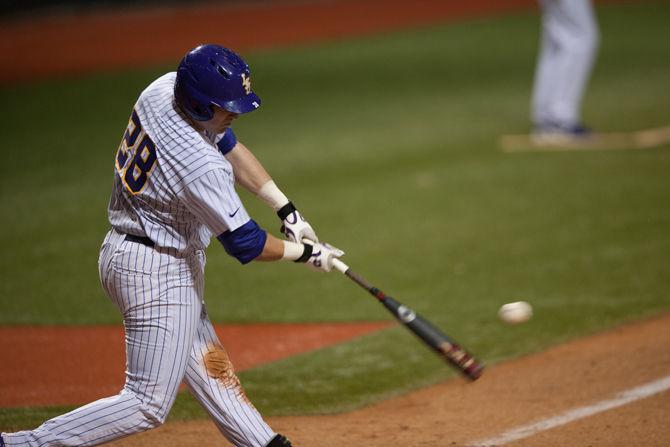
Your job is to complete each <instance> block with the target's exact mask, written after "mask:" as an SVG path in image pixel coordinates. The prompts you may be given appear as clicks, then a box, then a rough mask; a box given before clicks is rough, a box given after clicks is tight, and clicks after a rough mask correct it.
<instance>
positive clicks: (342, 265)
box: [302, 237, 349, 273]
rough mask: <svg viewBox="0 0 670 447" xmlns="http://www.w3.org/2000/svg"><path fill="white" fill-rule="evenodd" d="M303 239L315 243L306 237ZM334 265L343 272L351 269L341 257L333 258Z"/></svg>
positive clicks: (305, 241) (308, 242)
mask: <svg viewBox="0 0 670 447" xmlns="http://www.w3.org/2000/svg"><path fill="white" fill-rule="evenodd" d="M302 241H303V242H304V243H307V244H312V245H314V244H315V242H314V241H312V240H310V239H307V238H306V237H305V238H302ZM333 267H335V269H336V270H338V271H340V272H341V273H346V271H347V270H349V266H348V265H347V264H345V263H344V262H342V261H340V260H339V259H337V258H335V259H333Z"/></svg>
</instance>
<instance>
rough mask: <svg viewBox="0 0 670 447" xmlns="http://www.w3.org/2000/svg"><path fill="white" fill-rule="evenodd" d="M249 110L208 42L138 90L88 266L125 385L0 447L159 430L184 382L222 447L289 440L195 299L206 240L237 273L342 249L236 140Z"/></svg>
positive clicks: (242, 76)
mask: <svg viewBox="0 0 670 447" xmlns="http://www.w3.org/2000/svg"><path fill="white" fill-rule="evenodd" d="M260 104H261V100H260V98H259V97H258V96H256V94H254V93H253V91H252V90H251V78H250V73H249V67H248V65H247V64H246V63H245V62H244V60H242V58H240V57H239V56H238V55H237V54H235V53H234V52H232V51H230V50H228V49H226V48H223V47H220V46H217V45H202V46H199V47H197V48H195V49H193V50H191V51H190V52H189V53H188V54H186V56H185V57H184V59H183V60H182V61H181V63H180V65H179V68H178V71H177V72H176V73H175V72H172V73H167V74H165V75H164V76H161V77H160V78H158V79H157V80H155V81H154V82H153V83H152V84H151V85H149V86H148V87H147V88H146V90H144V92H142V94H141V95H140V97H139V99H138V100H137V103H136V104H135V106H134V108H133V111H132V114H131V116H130V120H129V121H128V127H127V129H126V131H125V133H124V135H123V138H122V140H121V144H120V145H119V148H118V151H117V153H116V157H115V173H114V185H113V190H112V196H111V200H110V204H109V221H110V223H111V227H112V228H111V230H110V231H109V233H107V236H106V237H105V239H104V242H103V244H102V248H101V250H100V259H99V272H100V280H101V283H102V286H103V288H104V290H105V292H106V293H107V295H108V296H109V298H110V299H111V300H112V302H113V303H114V305H115V306H116V307H117V308H118V310H119V311H120V312H121V314H122V315H123V321H124V326H125V333H126V358H127V365H126V383H125V386H124V387H123V390H122V391H121V393H120V394H118V395H117V396H113V397H109V398H106V399H101V400H98V401H96V402H93V403H91V404H89V405H86V406H84V407H81V408H79V409H76V410H74V411H72V412H70V413H67V414H64V415H62V416H58V417H56V418H54V419H51V420H49V421H47V422H45V423H44V424H42V425H41V426H40V427H38V428H37V429H35V430H31V431H22V432H17V433H3V434H2V435H1V437H0V445H1V444H2V443H3V442H4V444H5V445H7V446H19V445H20V446H25V445H29V446H91V445H97V444H102V443H104V442H108V441H112V440H114V439H118V438H120V437H123V436H127V435H131V434H133V433H138V432H141V431H144V430H147V429H150V428H153V427H157V426H159V425H160V424H161V423H163V422H164V421H165V419H166V417H167V414H168V412H169V411H170V408H171V406H172V404H173V403H174V401H175V398H176V396H177V391H178V389H179V385H180V384H181V383H182V381H183V382H185V383H186V385H187V386H188V389H189V390H190V392H191V393H192V394H193V395H194V396H195V398H196V399H197V400H198V401H199V402H200V403H201V404H202V406H203V407H204V408H205V409H206V410H207V412H208V413H209V415H210V416H211V417H212V419H213V420H214V422H215V423H216V425H217V427H218V428H219V430H220V431H221V433H222V434H223V435H224V436H225V437H226V438H227V439H228V441H230V442H231V443H232V444H234V445H236V446H244V447H261V446H263V447H265V446H270V447H288V446H290V445H291V444H290V442H289V441H288V440H287V439H286V438H285V437H284V436H282V435H279V434H277V433H275V432H274V431H273V430H272V429H271V428H270V427H269V426H268V425H267V424H266V423H265V421H264V420H263V418H262V417H261V415H260V414H259V413H258V411H257V410H256V409H255V408H254V407H253V405H252V404H251V403H250V402H249V400H248V399H247V398H246V396H245V395H244V392H243V391H242V388H241V387H240V384H239V380H238V379H237V377H236V376H235V374H234V371H233V368H232V364H231V363H230V360H229V359H228V356H227V354H226V352H225V349H224V348H223V345H222V344H221V342H220V341H219V340H218V338H217V336H216V334H215V332H214V329H213V327H212V324H211V322H210V321H209V318H208V316H207V312H206V310H205V305H204V301H203V290H204V278H203V273H204V267H205V252H204V250H205V248H206V247H207V245H208V244H209V241H210V238H211V237H212V236H213V235H214V236H216V237H217V239H218V240H219V241H220V242H221V244H222V245H223V247H224V248H225V250H226V252H227V253H228V254H230V255H231V256H234V257H235V258H237V259H238V260H239V261H240V262H241V263H243V264H246V263H248V262H250V261H252V260H259V261H276V260H282V259H283V260H289V261H295V262H303V263H306V264H307V265H308V266H310V267H312V268H313V269H316V270H320V271H326V272H327V271H330V270H331V268H332V260H333V259H334V258H337V257H340V256H342V255H343V254H344V253H343V252H342V251H340V250H338V249H336V248H334V247H332V246H330V245H328V244H325V243H319V242H318V238H317V236H316V234H315V233H314V230H313V229H312V227H311V226H310V224H309V223H308V222H307V221H306V220H305V219H304V218H303V217H302V216H301V214H300V213H299V212H298V211H297V210H296V209H295V207H294V206H293V204H292V203H291V202H289V200H288V199H287V198H286V196H285V195H284V194H283V193H282V192H281V191H280V190H279V188H278V187H277V186H276V185H275V183H274V182H273V181H272V179H271V178H270V176H269V175H268V173H267V172H266V170H265V169H264V168H263V166H262V165H261V164H260V162H259V161H258V160H257V159H256V158H255V157H254V156H253V155H252V153H251V152H250V151H249V150H248V149H247V148H246V147H245V146H244V145H243V144H242V143H240V142H239V141H237V139H236V137H235V134H234V133H233V131H232V130H231V128H230V125H231V123H232V121H233V120H234V119H235V118H237V117H238V116H239V115H241V114H244V113H247V112H251V111H253V110H255V109H257V108H258V107H259V106H260ZM235 183H237V184H239V185H241V186H242V187H244V188H246V189H247V190H249V191H252V192H253V193H255V194H256V195H257V196H258V197H259V198H260V199H262V200H263V201H264V202H265V203H266V204H268V205H269V206H270V207H272V208H273V209H274V210H275V211H276V212H277V214H278V215H279V218H280V219H281V220H282V224H283V225H282V231H283V232H284V234H285V236H286V237H287V239H288V240H285V241H282V240H279V239H277V238H275V237H273V236H272V235H270V234H268V233H266V232H265V231H263V230H262V229H261V228H260V227H259V226H258V225H257V224H256V222H254V221H253V220H252V219H251V218H250V217H249V214H248V213H247V211H246V209H245V208H244V205H243V204H242V203H241V201H240V198H239V197H238V195H237V193H236V191H235ZM304 239H308V240H311V241H314V244H303V243H302V241H303V240H304Z"/></svg>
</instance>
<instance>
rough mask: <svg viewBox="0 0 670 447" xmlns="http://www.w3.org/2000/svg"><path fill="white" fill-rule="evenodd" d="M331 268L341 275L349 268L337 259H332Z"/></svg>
mask: <svg viewBox="0 0 670 447" xmlns="http://www.w3.org/2000/svg"><path fill="white" fill-rule="evenodd" d="M333 267H335V269H336V270H338V271H339V272H341V273H346V271H347V270H349V266H348V265H347V264H345V263H344V262H342V261H340V260H339V259H337V258H335V259H333Z"/></svg>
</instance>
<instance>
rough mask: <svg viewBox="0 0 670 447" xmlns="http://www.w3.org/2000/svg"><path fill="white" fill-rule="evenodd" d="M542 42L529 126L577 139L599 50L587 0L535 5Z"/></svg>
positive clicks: (558, 0) (545, 1) (550, 0)
mask: <svg viewBox="0 0 670 447" xmlns="http://www.w3.org/2000/svg"><path fill="white" fill-rule="evenodd" d="M540 6H541V9H542V37H541V42H540V53H539V57H538V62H537V67H536V71H535V81H534V86H533V98H532V120H533V124H534V126H535V132H540V133H541V132H559V133H560V132H563V133H566V134H574V135H575V136H579V135H581V134H584V133H585V132H586V131H587V130H586V129H585V128H584V127H583V125H582V122H581V116H580V108H581V102H582V97H583V95H584V90H585V88H586V84H587V82H588V79H589V76H590V74H591V69H592V67H593V62H594V58H595V55H596V51H597V48H598V40H599V37H598V35H599V33H598V25H597V22H596V18H595V15H594V12H593V6H592V4H591V1H590V0H540Z"/></svg>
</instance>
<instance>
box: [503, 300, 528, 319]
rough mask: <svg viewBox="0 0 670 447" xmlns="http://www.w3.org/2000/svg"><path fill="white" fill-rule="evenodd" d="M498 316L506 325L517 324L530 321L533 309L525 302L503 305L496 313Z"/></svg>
mask: <svg viewBox="0 0 670 447" xmlns="http://www.w3.org/2000/svg"><path fill="white" fill-rule="evenodd" d="M498 316H499V317H500V319H501V320H502V321H504V322H505V323H507V324H519V323H523V322H524V321H528V320H530V317H532V316H533V308H532V307H531V305H530V304H528V303H527V302H525V301H515V302H514V303H507V304H503V305H502V306H501V307H500V310H499V311H498Z"/></svg>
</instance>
